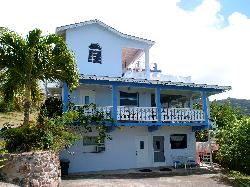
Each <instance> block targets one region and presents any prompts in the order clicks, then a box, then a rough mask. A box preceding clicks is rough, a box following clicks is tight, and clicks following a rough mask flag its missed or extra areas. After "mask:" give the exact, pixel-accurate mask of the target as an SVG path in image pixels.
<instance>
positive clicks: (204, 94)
mask: <svg viewBox="0 0 250 187" xmlns="http://www.w3.org/2000/svg"><path fill="white" fill-rule="evenodd" d="M201 97H202V109H203V112H204V115H205V128H208V122H209V121H208V105H207V95H206V92H204V91H203V92H201Z"/></svg>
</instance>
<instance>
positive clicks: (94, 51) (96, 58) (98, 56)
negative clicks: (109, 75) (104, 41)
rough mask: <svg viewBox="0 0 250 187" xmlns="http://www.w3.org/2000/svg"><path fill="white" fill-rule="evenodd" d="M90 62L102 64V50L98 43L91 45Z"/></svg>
mask: <svg viewBox="0 0 250 187" xmlns="http://www.w3.org/2000/svg"><path fill="white" fill-rule="evenodd" d="M88 62H92V63H99V64H101V63H102V48H101V47H100V45H99V44H98V43H92V44H90V46H89V57H88Z"/></svg>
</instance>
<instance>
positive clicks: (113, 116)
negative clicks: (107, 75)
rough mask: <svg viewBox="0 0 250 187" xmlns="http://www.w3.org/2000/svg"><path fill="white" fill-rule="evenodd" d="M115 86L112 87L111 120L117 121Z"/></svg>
mask: <svg viewBox="0 0 250 187" xmlns="http://www.w3.org/2000/svg"><path fill="white" fill-rule="evenodd" d="M117 94H118V92H117V86H116V85H112V106H113V110H112V118H113V119H114V120H115V121H116V120H117Z"/></svg>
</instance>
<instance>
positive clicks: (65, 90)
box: [63, 82, 69, 112]
mask: <svg viewBox="0 0 250 187" xmlns="http://www.w3.org/2000/svg"><path fill="white" fill-rule="evenodd" d="M68 106H69V88H68V84H67V83H66V82H63V112H67V110H68Z"/></svg>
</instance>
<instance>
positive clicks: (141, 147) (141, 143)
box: [140, 141, 144, 149]
mask: <svg viewBox="0 0 250 187" xmlns="http://www.w3.org/2000/svg"><path fill="white" fill-rule="evenodd" d="M140 149H144V141H140Z"/></svg>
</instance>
